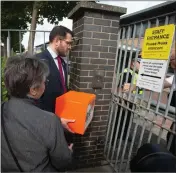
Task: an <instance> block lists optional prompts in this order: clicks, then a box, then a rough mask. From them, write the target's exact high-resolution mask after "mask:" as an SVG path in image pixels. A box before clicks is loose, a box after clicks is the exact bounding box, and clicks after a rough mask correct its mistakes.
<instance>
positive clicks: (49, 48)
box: [47, 46, 58, 59]
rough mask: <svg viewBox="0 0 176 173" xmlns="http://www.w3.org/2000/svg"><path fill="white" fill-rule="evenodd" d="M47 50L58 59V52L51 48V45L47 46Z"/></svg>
mask: <svg viewBox="0 0 176 173" xmlns="http://www.w3.org/2000/svg"><path fill="white" fill-rule="evenodd" d="M47 50H48V51H49V53H50V54H51V56H52V57H53V59H56V58H57V56H58V55H57V54H56V52H54V51H53V50H52V49H51V47H49V46H48V47H47Z"/></svg>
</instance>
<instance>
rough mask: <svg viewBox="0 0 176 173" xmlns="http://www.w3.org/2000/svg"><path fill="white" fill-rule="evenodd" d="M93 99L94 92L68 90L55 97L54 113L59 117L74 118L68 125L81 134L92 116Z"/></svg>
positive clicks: (94, 97)
mask: <svg viewBox="0 0 176 173" xmlns="http://www.w3.org/2000/svg"><path fill="white" fill-rule="evenodd" d="M95 99H96V96H95V94H89V93H84V92H77V91H69V92H67V93H65V94H63V95H62V96H60V97H57V98H56V108H55V114H56V115H57V116H59V117H60V118H65V119H75V122H74V123H69V124H68V126H69V128H70V129H71V130H72V131H73V132H75V133H77V134H82V135H83V134H84V133H85V131H86V129H87V127H88V125H89V124H90V122H91V120H92V118H93V112H94V106H95Z"/></svg>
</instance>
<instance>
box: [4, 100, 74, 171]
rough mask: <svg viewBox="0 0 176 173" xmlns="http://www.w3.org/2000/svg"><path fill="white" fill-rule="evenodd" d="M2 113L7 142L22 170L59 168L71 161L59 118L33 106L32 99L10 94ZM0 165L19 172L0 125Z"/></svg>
mask: <svg viewBox="0 0 176 173" xmlns="http://www.w3.org/2000/svg"><path fill="white" fill-rule="evenodd" d="M3 117H4V122H5V123H4V124H5V129H6V133H7V136H8V139H9V142H10V144H11V147H12V150H13V152H14V154H15V156H16V157H17V159H18V162H19V164H20V166H21V167H22V169H23V171H25V172H54V171H61V170H63V169H64V168H65V167H67V166H68V164H69V163H70V162H71V160H72V154H71V151H70V150H69V149H68V145H67V143H66V140H65V137H64V132H63V128H62V124H61V121H60V119H59V118H58V117H57V116H56V115H54V114H53V113H51V112H47V111H44V110H41V109H40V108H38V107H37V106H35V105H34V100H31V99H18V98H14V97H12V98H11V99H10V100H9V101H8V102H6V103H5V104H4V109H3ZM1 168H2V171H3V172H7V171H8V172H19V170H18V167H17V166H16V164H15V161H14V160H13V157H12V155H11V153H10V151H9V149H8V147H7V143H6V141H5V138H4V133H3V131H2V129H1Z"/></svg>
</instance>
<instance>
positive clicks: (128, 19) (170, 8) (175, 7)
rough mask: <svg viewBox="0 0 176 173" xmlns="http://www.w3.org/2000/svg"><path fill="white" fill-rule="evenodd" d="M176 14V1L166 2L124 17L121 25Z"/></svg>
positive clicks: (121, 18)
mask: <svg viewBox="0 0 176 173" xmlns="http://www.w3.org/2000/svg"><path fill="white" fill-rule="evenodd" d="M172 12H176V1H168V2H164V3H161V4H158V5H155V6H152V7H149V8H146V9H144V10H140V11H137V12H134V13H131V14H128V15H123V16H121V17H120V23H121V25H124V24H130V23H132V22H136V21H140V20H142V19H146V17H147V18H151V17H154V16H159V15H163V14H167V13H172Z"/></svg>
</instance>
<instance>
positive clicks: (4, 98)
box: [1, 57, 8, 101]
mask: <svg viewBox="0 0 176 173" xmlns="http://www.w3.org/2000/svg"><path fill="white" fill-rule="evenodd" d="M5 64H6V58H5V57H1V101H7V100H8V96H7V90H6V88H5V84H4V68H5Z"/></svg>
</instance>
